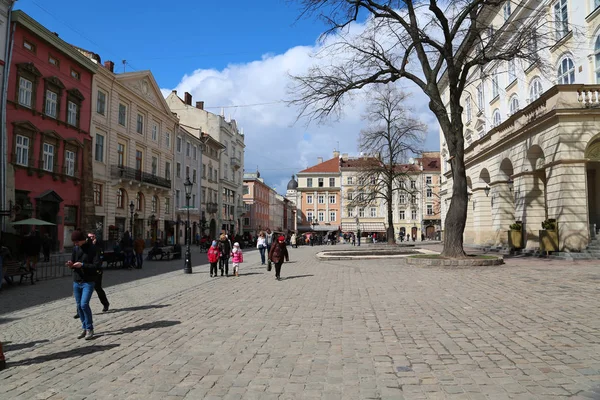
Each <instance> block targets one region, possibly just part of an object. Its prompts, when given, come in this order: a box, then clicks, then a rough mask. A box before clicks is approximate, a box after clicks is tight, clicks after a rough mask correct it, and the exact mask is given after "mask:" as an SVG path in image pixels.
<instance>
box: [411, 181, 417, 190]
mask: <svg viewBox="0 0 600 400" xmlns="http://www.w3.org/2000/svg"><path fill="white" fill-rule="evenodd" d="M410 188H411V189H416V188H417V181H413V180H411V181H410Z"/></svg>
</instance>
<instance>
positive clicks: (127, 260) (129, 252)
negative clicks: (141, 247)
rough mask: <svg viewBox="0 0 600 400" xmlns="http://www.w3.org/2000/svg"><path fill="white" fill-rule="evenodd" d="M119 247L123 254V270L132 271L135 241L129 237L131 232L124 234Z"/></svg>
mask: <svg viewBox="0 0 600 400" xmlns="http://www.w3.org/2000/svg"><path fill="white" fill-rule="evenodd" d="M119 247H120V248H121V251H122V252H123V268H129V269H131V268H132V267H131V264H132V263H133V240H132V239H131V236H130V235H129V231H125V233H124V234H123V237H122V238H121V243H119Z"/></svg>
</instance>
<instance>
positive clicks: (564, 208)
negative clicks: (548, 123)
mask: <svg viewBox="0 0 600 400" xmlns="http://www.w3.org/2000/svg"><path fill="white" fill-rule="evenodd" d="M546 177H547V184H546V190H547V195H546V197H547V199H548V218H555V219H556V221H557V222H558V242H559V249H560V251H581V250H583V249H585V248H586V246H587V245H588V242H589V227H588V204H587V182H586V164H585V161H583V160H572V161H563V162H561V163H560V164H555V165H552V166H551V167H549V168H547V169H546ZM540 228H541V227H540Z"/></svg>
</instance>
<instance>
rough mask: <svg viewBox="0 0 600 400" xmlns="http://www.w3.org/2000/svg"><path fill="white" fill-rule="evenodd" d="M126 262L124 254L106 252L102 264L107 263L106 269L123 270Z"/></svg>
mask: <svg viewBox="0 0 600 400" xmlns="http://www.w3.org/2000/svg"><path fill="white" fill-rule="evenodd" d="M124 260H125V256H124V255H123V252H118V253H117V252H114V251H105V252H104V253H103V254H102V262H106V268H122V267H123V261H124Z"/></svg>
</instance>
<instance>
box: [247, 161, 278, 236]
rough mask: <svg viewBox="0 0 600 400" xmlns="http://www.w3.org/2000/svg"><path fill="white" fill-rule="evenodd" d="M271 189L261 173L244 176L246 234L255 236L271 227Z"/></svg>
mask: <svg viewBox="0 0 600 400" xmlns="http://www.w3.org/2000/svg"><path fill="white" fill-rule="evenodd" d="M270 191H271V188H270V187H269V186H268V185H267V184H266V183H265V182H264V180H263V179H262V178H261V177H260V172H258V171H257V172H246V173H245V174H244V188H243V193H244V203H245V205H246V213H245V214H244V222H243V224H244V232H250V233H251V234H252V235H253V236H256V235H258V233H259V232H260V231H261V230H264V229H267V228H268V227H269V226H270V209H269V193H270Z"/></svg>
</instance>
